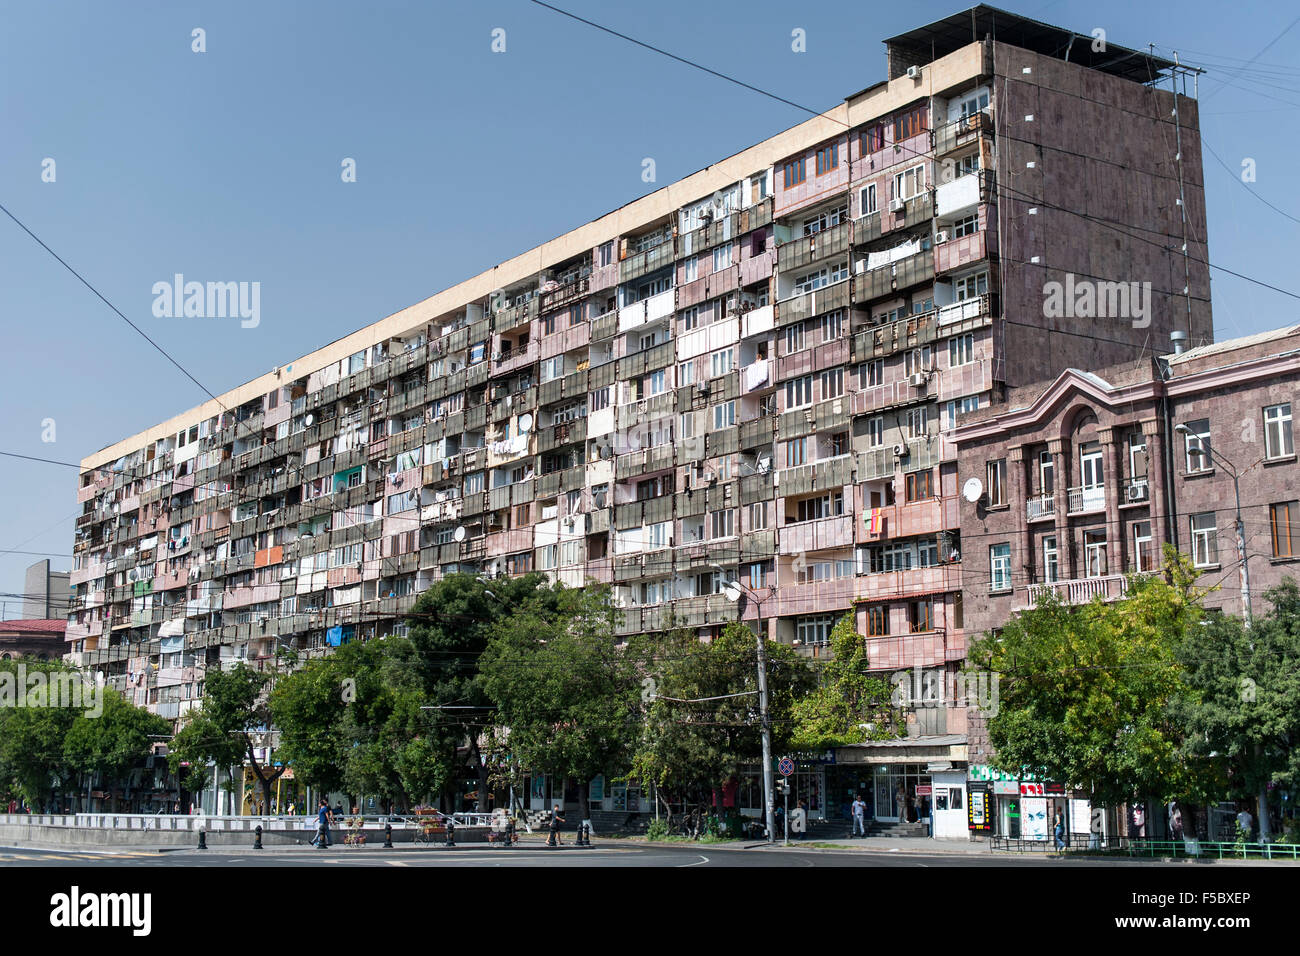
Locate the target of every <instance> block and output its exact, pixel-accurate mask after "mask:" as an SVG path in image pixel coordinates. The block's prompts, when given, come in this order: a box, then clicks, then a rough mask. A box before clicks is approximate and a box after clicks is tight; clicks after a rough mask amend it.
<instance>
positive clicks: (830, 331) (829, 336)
mask: <svg viewBox="0 0 1300 956" xmlns="http://www.w3.org/2000/svg"><path fill="white" fill-rule="evenodd" d="M843 335H844V312H843V311H842V310H838V309H837V310H836V311H834V312H831V313H829V314H827V315H823V316H822V341H823V342H833V341H835V340H836V339H838V338H840V337H842V336H843Z"/></svg>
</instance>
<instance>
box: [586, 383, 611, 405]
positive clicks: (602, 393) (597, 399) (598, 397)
mask: <svg viewBox="0 0 1300 956" xmlns="http://www.w3.org/2000/svg"><path fill="white" fill-rule="evenodd" d="M590 404H591V410H592V411H593V412H598V411H601V410H602V409H605V408H609V386H608V385H607V386H605V387H604V388H601V389H597V390H596V391H594V392H592V393H591V403H590Z"/></svg>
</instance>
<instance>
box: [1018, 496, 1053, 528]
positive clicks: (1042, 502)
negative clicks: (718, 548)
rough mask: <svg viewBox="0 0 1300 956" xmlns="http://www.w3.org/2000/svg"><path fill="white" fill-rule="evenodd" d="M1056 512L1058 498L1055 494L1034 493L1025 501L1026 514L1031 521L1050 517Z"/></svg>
mask: <svg viewBox="0 0 1300 956" xmlns="http://www.w3.org/2000/svg"><path fill="white" fill-rule="evenodd" d="M1054 514H1056V498H1055V497H1054V496H1053V495H1050V494H1046V495H1034V496H1033V497H1031V498H1030V499H1029V500H1028V501H1026V502H1025V516H1026V517H1027V518H1028V519H1029V520H1030V521H1037V520H1038V519H1039V518H1050V517H1052V515H1054Z"/></svg>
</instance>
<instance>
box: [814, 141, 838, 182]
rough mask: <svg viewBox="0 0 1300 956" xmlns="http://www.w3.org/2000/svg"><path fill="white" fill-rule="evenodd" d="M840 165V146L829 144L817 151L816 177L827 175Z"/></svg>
mask: <svg viewBox="0 0 1300 956" xmlns="http://www.w3.org/2000/svg"><path fill="white" fill-rule="evenodd" d="M839 165H840V144H839V143H831V144H830V145H829V146H823V147H822V148H821V149H819V150H817V175H818V176H821V175H823V174H824V173H829V172H830V171H831V170H832V169H836V168H837V167H838V166H839Z"/></svg>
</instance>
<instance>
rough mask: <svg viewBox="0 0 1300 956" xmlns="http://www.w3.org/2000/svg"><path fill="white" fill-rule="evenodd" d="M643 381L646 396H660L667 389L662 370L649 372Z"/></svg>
mask: <svg viewBox="0 0 1300 956" xmlns="http://www.w3.org/2000/svg"><path fill="white" fill-rule="evenodd" d="M644 381H645V388H644V393H645V394H647V395H661V394H663V392H664V391H665V390H667V388H668V383H667V376H665V375H664V370H663V369H659V371H657V372H651V373H650V374H649V375H647V376H646V377H645V379H644Z"/></svg>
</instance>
